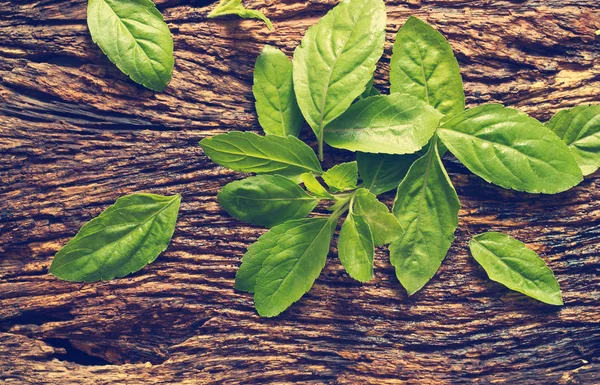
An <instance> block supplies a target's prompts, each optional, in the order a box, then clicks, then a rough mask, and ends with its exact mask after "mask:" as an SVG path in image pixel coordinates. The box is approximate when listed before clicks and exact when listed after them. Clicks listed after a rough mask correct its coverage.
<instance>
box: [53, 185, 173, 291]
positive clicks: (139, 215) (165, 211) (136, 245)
mask: <svg viewBox="0 0 600 385" xmlns="http://www.w3.org/2000/svg"><path fill="white" fill-rule="evenodd" d="M180 203H181V196H180V195H173V196H170V197H165V196H161V195H155V194H132V195H127V196H124V197H121V198H119V199H117V201H116V202H115V204H114V205H112V206H110V207H109V208H107V209H106V210H105V211H104V212H102V214H100V215H98V216H97V217H96V218H94V219H92V220H91V221H89V222H88V223H86V224H85V225H83V226H82V227H81V229H80V230H79V232H78V233H77V235H75V237H74V238H73V239H71V240H70V241H69V242H68V243H67V244H66V245H65V246H64V247H63V248H62V249H60V250H59V252H58V253H56V255H55V256H54V259H53V260H52V264H51V265H50V274H52V275H54V276H56V277H58V278H60V279H64V280H67V281H74V282H94V281H100V280H104V281H107V280H110V279H113V278H115V277H119V278H120V277H124V276H126V275H127V274H130V273H134V272H136V271H138V270H140V269H141V268H143V267H144V266H146V265H147V264H149V263H152V262H153V261H154V260H155V259H156V257H158V255H159V254H160V253H162V252H163V251H164V250H165V249H166V248H167V246H168V245H169V241H170V240H171V237H172V236H173V232H174V231H175V222H176V221H177V213H178V211H179V204H180Z"/></svg>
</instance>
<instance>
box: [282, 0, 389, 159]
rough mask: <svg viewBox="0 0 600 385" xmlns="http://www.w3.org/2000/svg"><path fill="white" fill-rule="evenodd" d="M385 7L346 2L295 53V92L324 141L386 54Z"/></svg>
mask: <svg viewBox="0 0 600 385" xmlns="http://www.w3.org/2000/svg"><path fill="white" fill-rule="evenodd" d="M385 17H386V16H385V4H384V3H383V1H382V0H344V1H342V2H341V3H339V4H338V5H337V6H336V7H334V8H333V9H332V10H331V11H329V12H328V13H327V15H325V16H324V17H323V18H322V19H321V20H320V21H319V22H318V23H317V25H315V26H313V27H311V28H309V30H308V31H307V32H306V35H305V36H304V38H303V39H302V43H301V44H300V46H298V48H296V51H295V52H294V89H295V91H296V97H297V99H298V105H299V106H300V110H301V111H302V114H303V115H304V118H305V119H306V121H307V122H308V124H309V125H310V127H311V128H312V130H313V131H314V133H315V135H316V136H317V139H318V140H319V157H320V158H321V159H323V128H324V127H325V126H326V125H327V124H328V123H329V122H331V121H332V120H333V119H335V118H337V117H338V116H340V115H341V114H342V112H344V111H346V109H347V108H348V107H349V106H350V104H352V102H353V101H354V100H355V99H356V98H357V97H358V96H359V95H360V94H362V93H363V91H364V90H365V86H366V85H367V83H368V82H369V80H370V79H371V77H372V75H373V72H374V71H375V65H376V64H377V61H378V60H379V58H380V57H381V55H382V54H383V43H384V41H385Z"/></svg>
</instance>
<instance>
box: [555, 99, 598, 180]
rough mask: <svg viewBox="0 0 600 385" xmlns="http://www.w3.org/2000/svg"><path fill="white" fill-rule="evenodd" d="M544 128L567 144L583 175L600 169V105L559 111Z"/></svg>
mask: <svg viewBox="0 0 600 385" xmlns="http://www.w3.org/2000/svg"><path fill="white" fill-rule="evenodd" d="M546 126H547V127H548V128H550V129H551V130H552V131H554V132H555V133H556V134H557V135H558V136H559V137H560V138H561V139H562V140H563V141H564V142H565V143H567V145H568V146H569V149H570V150H571V152H572V153H573V156H575V160H577V163H578V164H579V167H580V168H581V171H582V172H583V175H589V174H591V173H593V172H595V171H596V170H597V169H598V167H600V105H593V106H578V107H575V108H571V109H569V110H563V111H559V112H558V113H557V114H556V115H554V116H553V117H552V119H550V121H549V122H548V123H546Z"/></svg>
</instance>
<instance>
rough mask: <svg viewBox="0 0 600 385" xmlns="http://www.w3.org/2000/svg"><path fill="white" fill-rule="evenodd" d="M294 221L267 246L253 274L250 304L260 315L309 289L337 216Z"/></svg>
mask: <svg viewBox="0 0 600 385" xmlns="http://www.w3.org/2000/svg"><path fill="white" fill-rule="evenodd" d="M294 224H295V226H290V228H289V229H288V230H287V231H286V232H285V234H284V236H282V237H281V238H280V240H279V241H278V242H277V244H276V246H275V247H273V248H272V249H271V252H270V254H269V256H268V257H267V258H266V259H265V261H264V262H263V264H262V267H261V269H260V271H259V273H258V277H257V278H256V285H255V287H254V304H255V307H256V310H257V311H258V314H260V315H261V316H264V317H274V316H276V315H278V314H279V313H281V312H282V311H284V310H285V309H287V308H288V307H289V306H290V305H291V304H292V303H294V302H296V301H297V300H299V299H300V298H301V297H302V296H303V295H304V293H306V292H307V291H308V290H310V288H311V287H312V285H313V283H314V282H315V280H316V279H317V277H318V276H319V274H320V273H321V270H322V269H323V267H324V266H325V261H326V259H327V254H328V253H329V244H330V242H331V237H332V236H333V232H334V230H335V227H336V225H337V218H334V217H330V218H306V219H299V220H296V221H294ZM284 225H287V223H286V224H284ZM284 225H281V226H284Z"/></svg>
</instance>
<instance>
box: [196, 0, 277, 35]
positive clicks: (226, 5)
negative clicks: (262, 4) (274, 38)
mask: <svg viewBox="0 0 600 385" xmlns="http://www.w3.org/2000/svg"><path fill="white" fill-rule="evenodd" d="M227 15H236V16H239V17H241V18H244V19H260V20H262V21H264V22H265V23H266V24H267V27H268V28H269V29H273V23H271V20H269V19H268V18H267V17H266V16H265V15H264V14H263V13H262V12H260V11H256V10H254V9H247V8H245V7H244V6H243V5H242V0H221V2H220V3H219V5H217V7H216V8H215V9H213V10H212V11H211V12H210V13H209V14H208V18H209V19H213V18H215V17H219V16H227Z"/></svg>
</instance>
